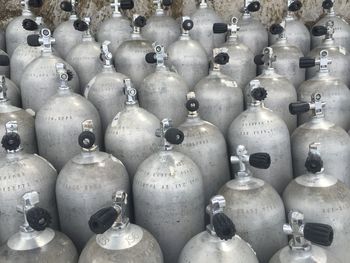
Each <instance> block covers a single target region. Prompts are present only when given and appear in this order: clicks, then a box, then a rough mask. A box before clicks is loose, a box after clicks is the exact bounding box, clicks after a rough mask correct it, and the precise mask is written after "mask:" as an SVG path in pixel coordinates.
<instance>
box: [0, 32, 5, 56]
mask: <svg viewBox="0 0 350 263" xmlns="http://www.w3.org/2000/svg"><path fill="white" fill-rule="evenodd" d="M0 49H2V50H4V51H5V50H6V39H5V31H4V30H3V29H0Z"/></svg>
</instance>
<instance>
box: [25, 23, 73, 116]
mask: <svg viewBox="0 0 350 263" xmlns="http://www.w3.org/2000/svg"><path fill="white" fill-rule="evenodd" d="M53 43H55V39H54V38H52V37H51V31H50V30H49V29H47V28H43V29H41V31H40V36H39V35H30V36H29V37H28V44H29V45H32V46H39V45H41V56H40V57H38V58H36V59H34V60H33V61H32V62H30V63H29V64H28V65H27V67H26V68H25V69H24V72H23V75H22V79H21V84H20V86H21V97H22V104H23V108H24V109H32V110H33V111H34V112H37V111H38V110H39V109H40V108H41V107H42V106H43V105H44V104H45V103H46V102H47V101H48V100H49V99H50V97H51V96H53V95H55V94H56V92H57V85H58V80H57V75H56V64H57V63H64V64H65V65H66V67H67V68H68V69H69V70H70V71H71V72H72V73H73V74H74V75H76V74H75V71H74V69H73V68H72V66H71V65H69V64H68V63H67V62H65V61H64V60H62V59H61V58H59V57H57V56H55V55H54V54H53V53H52V47H51V45H52V44H53ZM70 85H71V87H72V89H73V90H74V91H78V90H79V80H78V78H74V79H72V80H71V82H70Z"/></svg>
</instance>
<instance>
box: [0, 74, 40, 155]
mask: <svg viewBox="0 0 350 263" xmlns="http://www.w3.org/2000/svg"><path fill="white" fill-rule="evenodd" d="M7 88H8V80H6V79H5V77H3V76H0V138H2V136H4V135H5V134H6V129H5V124H6V123H7V122H9V121H17V122H18V126H19V130H20V131H21V143H22V145H23V147H24V151H25V152H27V153H36V152H37V151H38V150H37V145H36V137H35V128H34V118H33V115H32V114H30V113H29V112H27V111H25V110H23V109H22V108H19V107H16V106H14V105H12V104H11V98H8V97H7V90H8V89H7ZM0 152H1V150H0ZM2 152H6V150H3V151H2Z"/></svg>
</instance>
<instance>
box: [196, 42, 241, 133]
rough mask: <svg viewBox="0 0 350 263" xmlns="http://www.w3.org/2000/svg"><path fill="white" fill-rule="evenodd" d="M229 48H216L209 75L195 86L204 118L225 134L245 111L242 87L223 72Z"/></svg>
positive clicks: (228, 57)
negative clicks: (222, 68)
mask: <svg viewBox="0 0 350 263" xmlns="http://www.w3.org/2000/svg"><path fill="white" fill-rule="evenodd" d="M227 51H228V49H227V48H214V50H213V59H212V64H213V67H212V69H211V71H210V72H209V75H208V76H206V77H205V78H203V79H201V80H200V81H199V82H198V83H197V85H196V86H195V87H194V91H195V93H196V96H197V99H198V101H200V102H201V103H200V105H199V111H200V113H201V117H202V119H203V120H206V121H209V122H210V123H212V124H214V125H215V126H216V127H218V128H219V129H220V130H221V132H222V133H223V135H224V136H226V135H227V130H228V127H229V126H230V124H231V123H232V121H233V120H234V119H235V118H236V117H237V116H238V115H239V114H240V113H241V112H242V111H243V94H242V89H241V88H240V87H238V86H237V83H236V81H234V80H233V79H232V78H231V77H229V76H227V75H225V74H223V73H222V72H221V67H222V65H225V64H227V63H228V62H229V60H230V56H229V55H228V54H227Z"/></svg>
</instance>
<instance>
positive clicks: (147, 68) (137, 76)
mask: <svg viewBox="0 0 350 263" xmlns="http://www.w3.org/2000/svg"><path fill="white" fill-rule="evenodd" d="M132 25H133V28H134V29H133V32H132V34H131V38H130V39H129V40H126V41H124V42H123V43H122V44H120V45H119V47H118V49H117V51H116V52H115V53H114V63H115V66H116V68H117V70H118V72H120V73H122V74H125V75H126V76H129V77H130V78H131V81H132V82H133V84H134V85H135V88H136V89H138V88H139V87H140V85H141V83H142V81H143V80H144V78H145V77H146V76H148V75H149V74H151V73H152V72H153V71H154V66H153V65H152V64H148V63H147V62H146V61H145V56H146V54H148V53H149V52H153V48H152V44H151V43H150V42H149V41H148V40H145V39H144V38H143V37H142V36H141V34H140V28H141V27H144V26H145V25H146V19H145V18H144V17H143V16H140V15H138V14H134V15H133V22H132Z"/></svg>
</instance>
